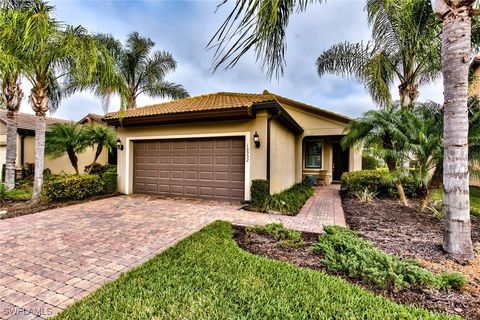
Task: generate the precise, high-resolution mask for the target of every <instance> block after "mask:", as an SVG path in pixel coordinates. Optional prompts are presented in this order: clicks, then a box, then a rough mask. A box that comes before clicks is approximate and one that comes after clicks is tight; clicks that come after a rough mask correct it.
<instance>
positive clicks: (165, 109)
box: [105, 92, 275, 119]
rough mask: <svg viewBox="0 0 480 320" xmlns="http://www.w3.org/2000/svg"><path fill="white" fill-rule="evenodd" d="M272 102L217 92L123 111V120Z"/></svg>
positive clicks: (257, 96)
mask: <svg viewBox="0 0 480 320" xmlns="http://www.w3.org/2000/svg"><path fill="white" fill-rule="evenodd" d="M274 100H275V97H274V96H273V95H271V94H250V93H234V92H218V93H211V94H206V95H201V96H196V97H190V98H185V99H178V100H172V101H169V102H164V103H159V104H153V105H149V106H145V107H141V108H136V109H129V110H125V111H123V112H124V115H123V118H136V117H148V116H157V115H166V114H176V113H187V112H196V111H209V110H226V109H241V108H250V107H252V106H253V105H254V104H256V103H260V102H267V101H274ZM120 114H121V112H110V113H107V114H106V115H105V119H118V118H119V117H120Z"/></svg>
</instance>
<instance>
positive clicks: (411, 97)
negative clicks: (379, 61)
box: [398, 83, 420, 107]
mask: <svg viewBox="0 0 480 320" xmlns="http://www.w3.org/2000/svg"><path fill="white" fill-rule="evenodd" d="M398 93H399V95H400V105H401V106H402V107H408V106H411V105H412V104H413V103H414V102H415V100H417V98H418V96H419V94H420V92H419V91H418V84H415V83H402V84H400V85H399V86H398Z"/></svg>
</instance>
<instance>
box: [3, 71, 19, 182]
mask: <svg viewBox="0 0 480 320" xmlns="http://www.w3.org/2000/svg"><path fill="white" fill-rule="evenodd" d="M2 99H3V103H4V104H5V106H6V108H7V154H6V163H5V186H6V187H7V189H12V188H14V187H15V167H16V162H17V112H18V110H19V109H20V104H21V103H22V99H23V90H22V87H21V85H20V82H19V81H18V79H15V80H14V81H13V83H10V85H9V84H8V82H5V83H4V85H3V87H2Z"/></svg>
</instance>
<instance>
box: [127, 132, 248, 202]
mask: <svg viewBox="0 0 480 320" xmlns="http://www.w3.org/2000/svg"><path fill="white" fill-rule="evenodd" d="M133 169H134V173H133V191H134V192H135V193H146V194H155V195H167V196H187V197H196V198H206V199H216V200H240V201H241V200H244V188H245V183H244V181H245V138H244V137H233V138H232V137H229V138H208V139H174V140H147V141H138V142H135V143H134V161H133Z"/></svg>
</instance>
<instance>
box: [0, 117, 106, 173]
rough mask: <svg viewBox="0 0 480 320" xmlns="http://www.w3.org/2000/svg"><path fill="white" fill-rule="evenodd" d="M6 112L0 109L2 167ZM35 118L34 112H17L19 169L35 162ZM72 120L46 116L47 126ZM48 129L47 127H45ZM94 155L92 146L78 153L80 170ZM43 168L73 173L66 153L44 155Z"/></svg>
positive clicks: (101, 158) (0, 171)
mask: <svg viewBox="0 0 480 320" xmlns="http://www.w3.org/2000/svg"><path fill="white" fill-rule="evenodd" d="M6 118H7V112H6V111H5V110H0V168H2V167H3V165H4V164H5V161H6V149H7V146H6V143H7V125H6ZM35 118H36V116H35V115H34V114H28V113H21V112H19V113H18V114H17V164H16V166H17V169H18V170H21V169H22V168H25V167H26V164H29V163H34V162H35ZM71 122H72V121H68V120H63V119H56V118H49V117H47V126H49V125H52V124H54V123H71ZM47 130H48V127H47ZM94 156H95V151H94V150H93V149H92V148H87V150H85V152H83V153H81V154H79V155H78V167H79V169H80V170H83V168H84V167H85V166H86V165H89V164H90V163H92V161H93V158H94ZM99 162H100V163H107V162H108V152H107V151H103V152H102V154H101V155H100V158H99ZM45 168H48V169H50V170H51V171H52V173H63V172H64V173H75V170H74V169H73V167H72V165H71V164H70V160H69V159H68V156H67V155H64V156H62V157H60V158H57V159H50V158H49V157H47V156H46V157H45ZM2 171H3V170H0V181H3V177H2Z"/></svg>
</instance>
